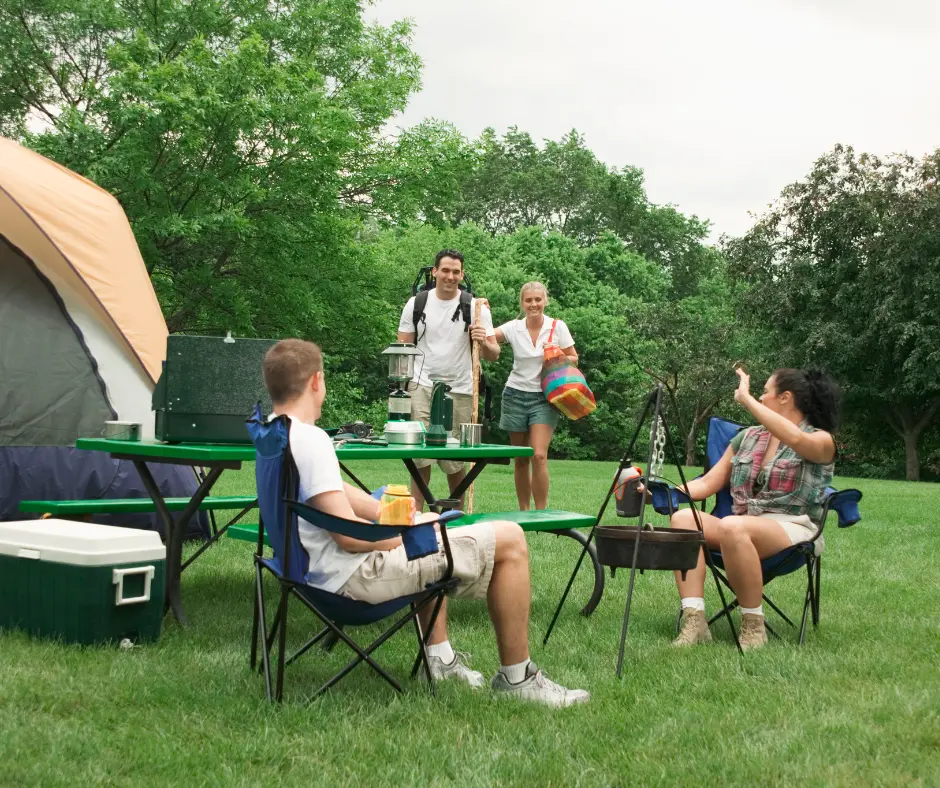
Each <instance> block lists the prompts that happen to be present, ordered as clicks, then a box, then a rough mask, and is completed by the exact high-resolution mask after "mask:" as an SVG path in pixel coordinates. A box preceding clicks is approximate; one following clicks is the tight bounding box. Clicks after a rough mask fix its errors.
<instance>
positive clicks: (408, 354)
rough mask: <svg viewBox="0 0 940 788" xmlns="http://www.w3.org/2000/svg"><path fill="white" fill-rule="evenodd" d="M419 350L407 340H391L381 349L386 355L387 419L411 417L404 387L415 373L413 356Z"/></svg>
mask: <svg viewBox="0 0 940 788" xmlns="http://www.w3.org/2000/svg"><path fill="white" fill-rule="evenodd" d="M420 352H421V351H420V350H418V348H417V347H415V346H414V345H412V344H410V343H408V342H393V343H392V344H391V345H389V346H388V347H387V348H385V350H383V351H382V355H383V356H388V379H389V382H390V383H391V392H390V393H389V395H388V420H389V421H408V420H409V419H411V397H409V396H408V394H407V392H406V391H405V388H406V387H407V385H408V383H409V381H410V380H411V379H412V378H413V377H414V374H415V356H417V355H418V354H419V353H420Z"/></svg>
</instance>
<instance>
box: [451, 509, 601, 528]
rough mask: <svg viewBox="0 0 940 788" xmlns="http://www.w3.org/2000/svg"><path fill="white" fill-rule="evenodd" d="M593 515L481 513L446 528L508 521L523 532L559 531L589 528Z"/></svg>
mask: <svg viewBox="0 0 940 788" xmlns="http://www.w3.org/2000/svg"><path fill="white" fill-rule="evenodd" d="M595 519H596V518H595V516H594V515H593V514H579V513H578V512H566V511H563V510H561V509H529V510H528V511H527V512H481V513H479V514H465V515H464V516H463V517H459V518H457V519H456V520H451V521H450V522H449V523H447V527H448V528H460V526H462V525H472V524H473V523H484V522H492V521H493V520H509V521H511V522H514V523H519V525H521V526H522V530H523V531H559V530H563V529H567V528H590V527H591V526H592V525H594V520H595Z"/></svg>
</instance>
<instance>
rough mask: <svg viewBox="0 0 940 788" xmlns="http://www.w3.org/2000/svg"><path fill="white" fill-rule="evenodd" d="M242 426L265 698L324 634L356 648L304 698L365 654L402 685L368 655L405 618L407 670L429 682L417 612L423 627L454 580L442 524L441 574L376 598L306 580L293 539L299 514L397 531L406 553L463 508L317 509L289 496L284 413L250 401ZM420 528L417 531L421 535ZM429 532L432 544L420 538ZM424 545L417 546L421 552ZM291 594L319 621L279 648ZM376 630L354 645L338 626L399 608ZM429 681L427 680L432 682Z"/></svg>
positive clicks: (353, 529) (292, 481)
mask: <svg viewBox="0 0 940 788" xmlns="http://www.w3.org/2000/svg"><path fill="white" fill-rule="evenodd" d="M248 431H249V434H250V435H251V440H252V443H253V444H254V446H255V452H256V458H255V480H256V483H257V486H258V507H259V510H260V520H261V525H262V528H263V530H262V529H259V532H258V543H257V552H256V554H255V609H254V620H253V624H252V636H251V660H250V661H251V667H252V669H254V668H255V667H256V665H257V657H258V651H259V646H260V651H261V662H262V665H261V670H262V672H263V674H264V678H265V689H266V693H267V697H268V699H269V700H277V701H280V700H281V699H282V697H283V684H284V670H285V668H286V666H287V665H289V664H290V663H291V662H293V661H294V660H296V659H297V658H299V657H300V656H302V655H304V654H305V653H307V652H309V650H310V649H311V648H312V647H313V646H314V645H315V644H316V643H318V642H320V641H321V640H323V639H324V638H326V637H327V636H329V637H331V638H332V639H335V640H336V641H342V642H343V643H345V644H346V645H347V646H348V647H349V648H350V649H352V650H353V651H354V652H355V657H354V658H353V659H352V661H350V662H349V663H347V664H346V665H345V666H344V667H343V669H342V670H340V671H339V672H338V673H336V674H335V675H334V676H332V677H331V678H330V679H328V680H327V681H326V683H324V684H323V685H322V686H321V687H320V688H319V689H318V690H317V691H316V692H315V693H313V695H311V696H310V697H311V699H312V698H313V697H316V696H317V695H319V694H320V693H322V692H325V691H326V690H327V689H329V688H330V687H332V686H333V685H334V684H336V683H337V682H338V681H340V680H341V679H342V678H344V677H345V676H346V675H347V674H348V673H349V672H350V671H352V670H353V669H354V668H355V667H356V666H358V665H359V664H360V663H362V662H366V663H367V664H368V665H369V666H370V667H372V668H373V670H375V671H376V672H377V673H378V674H379V675H380V676H381V677H382V678H383V679H385V680H386V681H387V682H388V683H389V684H391V685H392V687H394V688H395V689H396V690H398V691H399V692H401V691H402V687H401V685H400V684H399V683H398V681H396V680H395V679H394V678H393V677H392V676H391V675H390V674H389V673H388V672H387V671H386V670H385V669H384V668H383V667H382V666H380V665H379V664H378V663H377V662H376V661H375V660H374V659H373V657H372V653H373V652H374V651H375V650H376V649H377V648H379V647H380V646H381V645H382V644H383V643H384V642H385V641H386V640H388V639H389V638H390V637H392V635H394V634H395V633H396V632H398V631H399V630H401V629H402V628H403V627H404V626H406V625H408V624H413V625H414V628H415V633H416V635H417V641H418V657H417V659H416V660H415V663H414V666H413V668H412V677H414V676H415V675H417V672H418V670H419V669H420V668H421V667H422V666H423V667H424V673H425V678H426V679H427V681H428V684H429V686H430V685H431V671H430V665H429V662H428V656H427V649H426V646H427V642H426V641H427V636H426V635H425V634H423V633H422V630H421V626H420V623H419V621H418V614H419V613H421V612H422V611H424V610H425V609H430V610H431V611H432V612H431V617H430V622H429V627H428V634H429V633H430V630H431V629H432V628H433V625H434V620H435V618H436V616H437V614H438V612H439V611H440V609H441V605H442V603H443V599H444V594H445V593H446V592H447V591H449V590H451V589H453V588H454V587H455V586H456V584H457V581H456V580H455V579H452V577H451V575H452V573H453V558H452V556H451V553H450V543H449V541H448V537H447V529H446V527H445V528H442V529H440V534H441V545H442V547H443V550H444V553H445V556H446V559H447V560H446V570H445V573H444V576H443V577H442V578H441V579H440V580H438V581H436V582H434V583H431V584H429V585H428V586H427V587H426V588H425V589H423V590H422V591H420V592H418V593H415V594H410V595H407V596H402V597H397V598H395V599H389V600H387V601H385V602H382V603H380V604H374V605H373V604H369V603H366V602H361V601H357V600H352V599H349V598H347V597H345V596H342V595H340V594H334V593H330V592H328V591H324V590H323V589H319V588H314V587H313V586H310V585H308V584H307V581H308V578H309V577H310V566H309V561H310V558H309V556H308V554H307V552H306V550H304V547H303V544H302V543H301V541H300V534H299V530H298V527H297V518H298V515H300V516H302V517H303V519H304V520H306V521H307V522H309V523H310V524H311V525H313V526H314V527H317V528H322V529H324V530H326V531H328V532H330V533H335V534H343V535H345V536H349V537H352V538H355V539H362V540H366V541H370V542H377V541H381V540H384V539H388V538H390V537H392V536H401V537H402V539H403V542H404V544H405V546H406V552H407V553H408V555H409V559H411V558H412V557H413V556H417V555H419V554H420V551H421V550H422V549H423V550H426V551H427V552H435V551H436V550H437V549H438V541H437V535H436V533H435V529H434V523H446V521H447V520H449V519H453V518H455V517H459V516H460V515H461V514H462V512H459V511H454V512H447V513H445V514H443V515H441V516H440V517H439V518H437V519H436V520H433V521H430V522H428V523H425V524H422V525H419V526H408V527H399V526H380V525H373V524H367V523H361V522H354V521H351V520H344V519H342V518H339V517H333V516H331V515H327V514H324V513H323V512H320V511H317V510H316V509H313V508H311V507H309V506H306V505H305V504H303V503H300V502H298V501H297V500H296V498H297V496H298V492H299V484H298V475H297V469H296V466H295V465H294V462H293V459H292V457H291V452H290V421H289V419H287V418H286V417H283V416H281V417H278V418H275V419H272V420H271V421H267V422H266V421H265V420H264V417H263V415H262V413H261V409H260V408H258V407H256V408H255V412H254V415H253V417H252V418H251V419H249V420H248ZM263 535H266V536H267V539H268V541H269V542H270V544H271V545H272V546H273V550H274V555H273V557H267V556H265V555H264V541H263ZM422 535H423V537H422ZM428 536H429V537H430V541H431V543H432V546H431V547H430V549H428V546H427V545H425V544H421V542H422V541H425V542H426V541H427V537H428ZM427 552H425V553H424V554H427ZM264 572H269V573H270V574H272V575H273V576H274V577H275V579H276V580H277V582H278V586H279V594H278V605H277V609H276V612H275V614H274V618H273V621H272V624H271V627H270V629H269V627H268V620H267V616H266V610H265V598H264V577H263V575H264ZM291 596H293V597H294V598H295V599H298V600H299V601H300V602H301V603H302V604H303V605H304V607H306V608H307V609H308V610H309V611H310V612H311V613H313V614H314V615H315V616H316V617H317V618H318V619H319V620H320V622H321V623H322V624H323V628H322V629H321V630H320V631H319V632H318V633H317V634H315V635H314V636H313V637H311V638H310V639H309V640H307V642H306V643H304V645H303V646H301V647H300V648H299V649H298V650H297V651H296V652H295V653H294V654H293V655H292V656H290V657H288V656H287V653H286V646H287V628H288V601H289V598H290V597H291ZM402 611H405V612H404V613H403V614H402V615H400V616H399V617H398V618H397V620H395V621H394V623H392V624H391V626H389V627H388V628H387V629H386V630H385V632H383V633H382V634H381V635H380V636H379V637H378V638H376V639H375V640H374V641H373V642H372V643H371V644H369V645H368V646H365V647H363V646H361V645H360V644H358V643H357V642H356V641H354V640H353V639H352V638H351V637H350V635H349V634H348V633H347V632H346V631H345V629H344V628H345V627H347V626H350V627H352V626H360V625H364V624H372V623H375V622H378V621H383V620H385V619H388V618H390V617H393V616H395V615H396V614H398V613H402ZM275 639H277V641H278V649H277V664H276V678H274V680H273V681H272V666H271V659H270V657H271V649H272V648H273V646H274V641H275ZM432 689H433V687H432Z"/></svg>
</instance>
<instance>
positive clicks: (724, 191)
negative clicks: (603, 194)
mask: <svg viewBox="0 0 940 788" xmlns="http://www.w3.org/2000/svg"><path fill="white" fill-rule="evenodd" d="M370 14H371V15H372V16H373V17H375V18H377V19H379V20H380V21H383V22H389V21H391V20H394V19H401V18H404V17H410V18H411V19H413V20H414V22H415V24H416V32H415V39H414V47H415V49H416V50H417V52H418V54H420V56H421V58H422V59H423V60H424V71H423V83H424V87H423V90H422V91H421V93H420V94H418V95H417V96H415V97H414V98H413V99H412V101H411V103H410V105H409V107H408V109H407V111H406V112H405V113H404V114H403V115H402V116H401V117H400V118H398V119H397V120H396V123H397V124H398V125H400V126H410V125H413V124H415V123H417V122H419V121H421V120H422V119H424V118H427V117H437V118H441V119H445V120H449V121H451V122H453V123H454V124H456V126H457V127H458V128H459V129H460V131H461V132H463V133H464V134H465V135H467V136H470V137H474V136H477V135H478V134H479V133H480V132H481V131H482V130H483V129H484V128H485V127H487V126H493V127H494V128H495V129H497V130H498V131H504V130H505V129H506V128H507V127H509V126H510V125H513V124H516V125H518V126H519V127H520V128H522V129H524V130H526V131H528V132H530V133H531V134H532V136H533V137H534V138H535V139H536V140H541V139H545V138H548V139H558V138H559V137H561V135H563V134H564V133H565V132H566V131H568V130H570V129H571V128H577V129H578V130H579V131H580V132H582V133H583V134H585V135H586V136H587V144H588V145H589V147H590V148H591V149H592V150H593V151H594V152H595V153H596V154H597V156H598V157H599V158H600V159H601V160H602V161H604V162H605V163H607V164H609V165H615V166H622V165H634V166H638V167H641V168H642V169H643V170H644V171H645V175H646V187H647V192H648V194H649V197H650V199H651V200H653V201H654V202H657V203H673V204H675V205H676V206H678V207H679V209H680V210H682V211H684V212H686V213H694V214H697V215H698V216H700V217H702V218H706V219H709V220H710V221H711V222H712V223H713V225H714V227H713V237H715V238H717V236H718V235H719V234H721V233H730V234H739V233H742V232H744V231H745V230H746V229H747V228H748V227H749V226H750V223H751V222H750V219H749V217H748V212H749V211H753V212H758V213H759V212H761V211H763V210H764V209H765V207H766V205H767V203H769V202H770V201H771V200H772V199H773V198H774V197H776V196H777V195H778V194H779V193H780V190H781V189H782V188H783V187H784V186H786V185H787V184H788V183H790V182H792V181H794V180H796V179H798V178H800V177H802V176H803V175H805V174H806V173H807V172H808V171H809V169H810V167H811V165H812V162H813V161H814V160H815V159H816V158H817V157H818V156H819V155H821V154H822V153H823V152H825V151H826V150H828V149H829V148H831V147H832V145H834V144H835V143H836V142H842V143H846V144H851V145H854V146H855V147H856V149H858V150H867V151H872V152H875V153H891V152H896V151H907V152H910V153H912V154H915V155H922V154H924V153H926V152H928V151H929V150H933V149H935V148H937V147H940V0H577V1H574V2H573V0H463V1H462V2H458V0H379V2H378V3H377V5H376V6H375V7H374V8H373V9H372V10H371V11H370Z"/></svg>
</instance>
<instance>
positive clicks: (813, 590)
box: [667, 489, 861, 646]
mask: <svg viewBox="0 0 940 788" xmlns="http://www.w3.org/2000/svg"><path fill="white" fill-rule="evenodd" d="M852 494H854V495H857V496H858V498H859V499H860V498H861V493H860V492H859V491H858V490H855V489H846V490H835V491H833V492H830V493H829V495H827V496H826V502H825V504H824V506H823V512H822V517H821V518H820V526H819V530H818V531H817V532H816V534H815V535H814V536H813V538H812V539H810V540H808V541H806V542H800V543H798V544H795V545H792V546H791V547H789V548H787V549H785V550H782V551H781V553H785V552H788V551H789V555H787V556H786V558H784V559H783V560H782V561H781V562H780V564H778V565H777V566H775V567H773V568H771V569H770V570H769V571H763V570H762V572H763V577H762V585H763V586H764V588H766V587H767V585H768V584H769V583H770V582H771V581H772V580H774V579H775V578H777V577H784V576H785V575H788V574H792V573H793V572H795V571H797V570H795V569H794V570H793V572H782V571H780V570H781V569H782V568H784V567H786V566H787V565H788V564H789V563H790V562H791V561H795V560H801V561H802V562H803V563H805V564H806V594H805V595H804V598H803V614H802V617H801V619H800V631H799V640H798V642H799V645H801V646H802V645H803V642H804V640H805V638H806V619H807V615H808V614H812V621H813V628H814V629H815V628H816V627H818V626H819V607H820V605H819V599H820V592H821V590H822V556H819V555H817V554H816V540H817V539H819V537H820V536H822V533H823V530H824V529H825V527H826V519H827V518H828V517H829V512H830V511H831V509H832V508H833V504H834V503H835V502H836V500H837V499H838V498H839V496H840V495H845V496H848V495H852ZM679 500H680V501H681V500H682V499H681V498H680V499H679ZM667 501H668V507H669V511H670V515H671V514H673V513H674V512H675V509H674V508H673V497H672V494H671V492H667ZM716 505H717V504H716ZM856 522H857V520H849V521H847V522H845V523H842V522H841V514H840V522H839V527H840V528H846V527H848V526H851V525H854V524H855V523H856ZM709 552H710V553H711V557H712V563H713V564H714V568H713V571H714V573H715V576H716V577H717V578H718V580H719V581H720V582H721V583H722V585H724V586H725V587H726V588H727V589H728V590H730V591H731V593H732V594H733V593H734V589H733V588H732V587H731V583H730V581H729V580H728V578H727V576H726V575H725V574H724V572H723V571H722V568H720V567H719V566H718V561H719V560H721V552H720V551H719V550H710V551H709ZM777 555H780V553H778V554H777ZM773 557H774V556H771V558H773ZM798 557H799V558H798ZM716 558H717V560H715V559H716ZM764 560H767V559H764ZM761 598H762V599H763V601H764V602H766V603H767V605H768V606H769V607H770V608H771V609H772V610H773V611H774V612H775V613H776V614H777V615H779V616H780V617H781V618H782V619H783V620H784V621H785V622H786V623H787V624H789V625H790V626H791V627H792V628H794V629H795V628H796V624H794V623H793V621H792V620H791V619H790V617H789V616H788V615H787V614H786V613H784V612H783V611H782V610H781V609H780V608H779V607H778V606H777V605H776V603H774V601H773V600H772V599H771V598H770V597H768V596H767V594H766V593H762V594H761ZM738 607H740V602H738V599H737V597H736V596H735V597H734V598H733V599H732V600H731V602H729V603H728V604H726V605H724V606H723V608H722V609H721V610H720V611H719V612H718V613H715V615H713V616H712V617H711V618H710V619H708V625H709V626H711V625H712V624H713V623H715V622H716V621H717V620H718V619H720V618H722V617H723V616H727V617H728V621H729V622H730V621H731V612H732V611H733V610H735V609H736V608H738ZM681 618H682V610H681V609H680V610H679V613H678V615H677V616H676V632H678V631H679V623H680V621H681ZM764 626H765V627H766V629H767V631H768V632H770V634H771V635H773V637H775V638H777V639H778V640H779V639H781V638H780V635H778V634H777V632H776V631H775V630H774V629H773V627H771V625H770V624H769V623H768V622H767V620H766V617H765V619H764Z"/></svg>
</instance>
